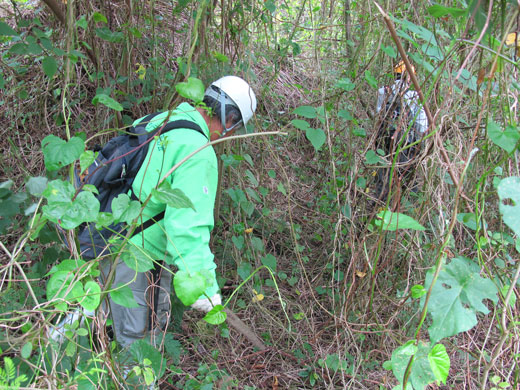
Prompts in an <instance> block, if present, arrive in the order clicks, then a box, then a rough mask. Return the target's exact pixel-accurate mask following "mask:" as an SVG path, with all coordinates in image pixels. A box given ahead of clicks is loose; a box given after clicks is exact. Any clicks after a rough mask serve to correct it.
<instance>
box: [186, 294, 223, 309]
mask: <svg viewBox="0 0 520 390" xmlns="http://www.w3.org/2000/svg"><path fill="white" fill-rule="evenodd" d="M212 303H213V304H212ZM221 304H222V298H220V294H215V295H213V296H212V297H211V298H210V299H208V298H201V299H199V300H197V301H196V302H195V303H194V304H193V305H191V307H193V308H194V309H195V310H199V311H203V312H205V313H207V312H208V311H210V310H211V309H213V306H216V305H221Z"/></svg>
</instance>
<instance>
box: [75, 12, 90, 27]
mask: <svg viewBox="0 0 520 390" xmlns="http://www.w3.org/2000/svg"><path fill="white" fill-rule="evenodd" d="M76 26H78V27H80V28H82V29H83V30H86V29H87V27H88V23H87V18H86V17H85V15H81V17H80V18H79V19H78V20H77V21H76Z"/></svg>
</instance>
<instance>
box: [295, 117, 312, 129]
mask: <svg viewBox="0 0 520 390" xmlns="http://www.w3.org/2000/svg"><path fill="white" fill-rule="evenodd" d="M291 123H292V125H293V126H294V127H296V128H297V129H300V130H308V129H310V128H311V125H309V122H307V121H306V120H303V119H293V120H292V121H291Z"/></svg>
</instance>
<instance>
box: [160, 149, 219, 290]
mask: <svg viewBox="0 0 520 390" xmlns="http://www.w3.org/2000/svg"><path fill="white" fill-rule="evenodd" d="M172 146H173V145H172ZM177 147H179V145H177ZM195 149H196V148H195V147H194V146H193V145H184V146H183V148H182V150H180V151H179V153H178V157H181V158H182V157H183V156H186V155H188V154H189V153H190V152H192V151H193V150H195ZM217 182H218V169H217V160H216V157H215V153H214V151H213V149H212V148H211V147H207V148H206V149H204V150H203V151H201V152H199V153H197V154H196V155H194V156H193V157H191V158H190V159H189V160H187V161H186V162H185V163H183V164H182V165H181V166H180V167H179V168H178V169H177V170H176V171H175V172H174V173H173V174H172V176H171V185H172V188H179V189H181V190H182V191H183V192H184V194H185V195H186V196H187V197H188V198H189V199H190V200H191V202H192V203H193V204H194V206H195V211H194V210H192V209H189V208H183V209H176V208H172V207H166V213H165V217H164V229H165V231H166V237H167V244H166V247H167V252H168V254H169V255H170V256H171V259H172V260H173V263H174V264H175V265H176V266H177V267H178V269H179V270H189V271H201V270H207V271H210V274H211V280H212V284H211V286H210V287H208V288H207V289H206V294H207V295H208V296H209V297H212V296H213V295H215V294H216V293H217V292H218V285H217V281H216V277H215V268H216V265H215V262H214V261H213V257H214V256H213V254H212V253H211V250H210V248H209V240H210V233H211V230H212V229H213V225H214V219H213V209H214V205H215V195H216V191H217ZM168 257H169V256H168ZM201 298H203V296H202V297H201Z"/></svg>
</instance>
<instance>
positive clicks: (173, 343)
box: [163, 333, 182, 365]
mask: <svg viewBox="0 0 520 390" xmlns="http://www.w3.org/2000/svg"><path fill="white" fill-rule="evenodd" d="M163 341H164V350H165V351H166V353H167V355H168V356H169V357H170V358H171V359H172V360H173V364H175V365H178V364H179V363H180V359H181V354H182V344H181V343H180V341H179V340H175V339H174V338H173V335H172V334H171V333H166V334H165V335H164V339H163Z"/></svg>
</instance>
